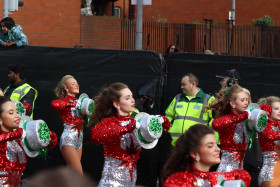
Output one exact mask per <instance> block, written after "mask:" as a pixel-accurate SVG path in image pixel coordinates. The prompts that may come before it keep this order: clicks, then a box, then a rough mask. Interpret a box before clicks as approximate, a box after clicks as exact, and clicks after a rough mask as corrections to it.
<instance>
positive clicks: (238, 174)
mask: <svg viewBox="0 0 280 187" xmlns="http://www.w3.org/2000/svg"><path fill="white" fill-rule="evenodd" d="M219 174H222V175H223V176H224V178H225V180H227V181H228V180H243V181H244V183H245V185H246V186H247V187H249V186H250V182H251V176H250V174H249V173H248V172H247V171H245V170H243V169H236V170H233V171H231V172H211V173H210V172H203V171H200V170H198V169H197V168H196V167H194V166H191V168H190V171H181V172H177V173H174V174H172V175H171V176H169V177H168V178H167V179H166V181H165V182H164V184H163V187H192V186H198V185H197V178H200V179H205V180H208V181H209V182H210V184H211V186H214V185H216V184H217V182H218V175H219Z"/></svg>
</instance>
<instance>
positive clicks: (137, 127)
mask: <svg viewBox="0 0 280 187" xmlns="http://www.w3.org/2000/svg"><path fill="white" fill-rule="evenodd" d="M140 127H141V123H139V122H138V121H136V127H135V129H139V128H140Z"/></svg>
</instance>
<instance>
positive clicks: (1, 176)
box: [0, 96, 56, 187]
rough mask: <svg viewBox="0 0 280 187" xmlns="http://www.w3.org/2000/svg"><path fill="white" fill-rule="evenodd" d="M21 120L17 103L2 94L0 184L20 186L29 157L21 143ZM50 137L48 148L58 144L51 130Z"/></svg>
mask: <svg viewBox="0 0 280 187" xmlns="http://www.w3.org/2000/svg"><path fill="white" fill-rule="evenodd" d="M19 122H20V116H19V114H18V112H17V107H16V105H15V104H14V103H13V102H12V101H11V100H10V99H9V98H7V97H5V96H0V186H6V187H8V186H13V187H19V186H20V182H21V176H22V171H23V170H25V167H26V162H27V157H26V153H25V152H24V149H23V146H22V144H21V138H23V134H24V133H23V132H24V131H23V129H22V128H19ZM15 129H16V130H15ZM50 138H51V139H50V142H51V143H50V144H49V145H48V146H47V148H53V147H54V146H55V145H56V135H55V134H54V133H53V132H50ZM32 140H33V139H32ZM28 143H30V144H32V142H28ZM33 151H34V150H33Z"/></svg>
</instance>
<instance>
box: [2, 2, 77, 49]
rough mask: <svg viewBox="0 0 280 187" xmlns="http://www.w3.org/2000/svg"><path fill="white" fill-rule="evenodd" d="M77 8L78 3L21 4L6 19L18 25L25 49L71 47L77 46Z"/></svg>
mask: <svg viewBox="0 0 280 187" xmlns="http://www.w3.org/2000/svg"><path fill="white" fill-rule="evenodd" d="M2 2H3V1H2ZM80 5H81V0H24V6H22V7H19V11H17V12H15V13H14V14H10V15H9V16H10V17H12V18H13V19H14V20H15V22H16V24H19V25H21V27H22V28H23V31H24V33H25V34H26V35H27V37H28V39H29V45H32V46H50V47H74V46H75V45H76V44H80V19H81V16H80ZM2 6H3V3H1V5H0V8H1V10H2Z"/></svg>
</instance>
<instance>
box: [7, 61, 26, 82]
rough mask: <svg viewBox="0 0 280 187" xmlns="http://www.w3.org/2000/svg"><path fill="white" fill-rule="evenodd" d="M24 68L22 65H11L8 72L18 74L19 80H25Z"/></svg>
mask: <svg viewBox="0 0 280 187" xmlns="http://www.w3.org/2000/svg"><path fill="white" fill-rule="evenodd" d="M25 69H26V68H25V66H24V65H22V64H16V65H11V66H10V67H9V70H10V71H12V72H14V73H15V74H17V73H18V74H19V77H20V78H21V79H25V78H26V71H25Z"/></svg>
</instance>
